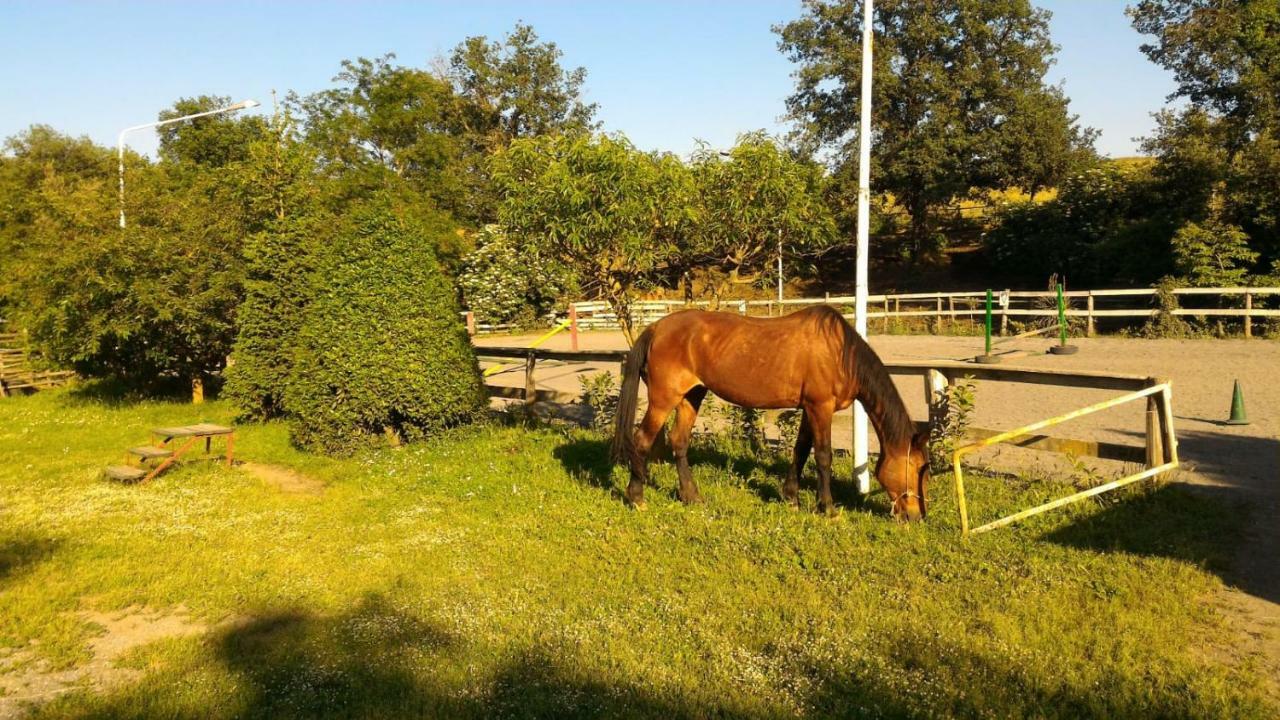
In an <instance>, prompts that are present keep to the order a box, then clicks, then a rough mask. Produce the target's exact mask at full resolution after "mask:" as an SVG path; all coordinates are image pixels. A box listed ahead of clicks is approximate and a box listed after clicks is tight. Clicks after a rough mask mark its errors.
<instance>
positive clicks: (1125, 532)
mask: <svg viewBox="0 0 1280 720" xmlns="http://www.w3.org/2000/svg"><path fill="white" fill-rule="evenodd" d="M1100 497H1102V498H1107V496H1106V495H1103V496H1100ZM1104 502H1106V503H1107V506H1106V509H1104V510H1102V511H1100V512H1098V513H1095V514H1093V515H1091V516H1089V517H1088V518H1085V519H1082V520H1080V521H1078V522H1075V523H1073V524H1071V525H1068V526H1066V527H1063V528H1059V529H1058V530H1054V531H1053V532H1050V533H1048V534H1047V535H1045V536H1043V538H1042V539H1044V540H1047V541H1049V542H1053V543H1057V544H1059V545H1065V546H1068V547H1072V548H1079V549H1087V550H1095V551H1099V552H1123V553H1130V554H1133V555H1143V556H1148V557H1164V558H1169V559H1172V560H1179V561H1181V562H1185V563H1189V564H1191V565H1195V566H1197V567H1203V568H1205V569H1206V570H1208V571H1210V572H1213V573H1215V574H1217V575H1219V576H1220V577H1223V578H1224V579H1229V575H1230V572H1231V567H1232V559H1233V556H1234V553H1235V550H1236V545H1237V543H1239V542H1240V541H1241V540H1242V538H1243V537H1244V534H1245V530H1246V523H1247V515H1248V514H1247V511H1246V510H1245V509H1244V508H1242V507H1241V506H1240V505H1239V503H1238V499H1233V498H1232V497H1231V494H1230V492H1229V491H1226V490H1224V489H1219V488H1204V487H1194V488H1193V487H1190V486H1184V485H1181V484H1166V485H1161V486H1158V487H1156V488H1155V489H1136V490H1133V491H1130V492H1124V491H1121V492H1120V494H1116V495H1113V496H1112V497H1110V498H1107V499H1106V500H1104ZM1245 589H1246V590H1248V588H1245ZM1269 599H1271V598H1269Z"/></svg>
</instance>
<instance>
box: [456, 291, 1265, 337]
mask: <svg viewBox="0 0 1280 720" xmlns="http://www.w3.org/2000/svg"><path fill="white" fill-rule="evenodd" d="M1173 294H1174V296H1175V297H1176V298H1177V299H1178V302H1179V304H1180V305H1181V304H1186V305H1190V306H1191V307H1179V308H1178V309H1176V310H1173V311H1172V314H1173V315H1178V316H1192V317H1200V318H1230V319H1233V320H1237V321H1238V322H1239V323H1240V325H1241V327H1242V330H1243V333H1244V336H1245V337H1252V335H1253V330H1254V321H1255V320H1257V319H1266V318H1280V302H1268V301H1269V300H1272V299H1274V298H1280V287H1229V288H1177V289H1175V290H1174V291H1173ZM1063 295H1064V298H1065V300H1066V302H1067V309H1066V315H1067V317H1068V318H1079V319H1081V320H1083V324H1084V330H1085V333H1086V334H1087V335H1089V336H1092V335H1094V334H1095V333H1096V332H1097V326H1098V323H1099V322H1102V321H1111V322H1126V321H1129V322H1132V321H1146V320H1149V319H1151V318H1153V317H1155V316H1157V315H1158V314H1159V312H1160V310H1159V308H1157V307H1155V306H1154V301H1155V299H1156V290H1155V289H1153V288H1138V289H1120V290H1070V291H1067V292H1065V293H1063ZM1055 296H1056V293H1054V292H1050V291H1021V290H1015V291H1000V292H998V293H997V297H998V298H1001V297H1002V298H1003V302H1000V303H999V304H997V305H996V307H994V308H993V314H994V316H995V319H996V321H997V322H998V327H999V330H1000V333H1001V334H1002V335H1003V334H1005V333H1007V332H1008V330H1009V324H1010V322H1019V323H1027V322H1030V321H1034V320H1035V319H1037V318H1044V319H1048V320H1053V319H1055V318H1056V317H1057V314H1058V313H1057V309H1056V308H1055V307H1054V303H1053V300H1054V298H1055ZM985 302H986V291H985V290H982V291H971V292H925V293H899V294H881V295H871V296H869V297H868V299H867V320H868V321H869V326H868V330H869V331H871V332H876V331H880V332H889V330H890V323H891V321H894V320H916V321H925V322H928V323H930V324H931V325H932V327H933V328H934V330H935V331H936V332H945V331H946V330H947V328H948V327H950V328H952V329H954V328H955V327H957V326H958V324H960V323H966V322H970V321H974V320H979V319H980V318H981V317H982V316H983V315H984V314H985V312H986V308H985ZM819 304H829V305H834V306H836V307H839V308H841V309H842V310H843V311H844V312H845V315H846V317H849V318H852V317H853V305H854V298H853V296H851V295H826V296H824V297H811V298H790V299H784V300H781V301H779V300H724V301H721V302H720V303H719V307H720V309H721V310H724V311H728V312H738V313H741V314H743V315H752V316H765V317H771V316H775V315H784V314H786V313H788V312H792V311H794V310H796V309H799V308H802V307H807V306H811V305H819ZM1268 305H1273V306H1275V307H1268ZM573 306H574V308H575V309H576V310H577V313H578V326H579V327H580V328H582V329H584V330H585V329H598V330H604V329H617V327H618V319H617V316H616V315H615V314H614V313H613V311H612V309H610V308H609V306H608V304H606V303H604V302H600V301H591V302H578V303H573ZM708 307H711V303H710V302H709V301H706V300H700V301H695V302H691V303H684V302H682V301H679V300H645V301H642V302H637V303H635V304H634V305H633V306H632V318H633V319H634V320H635V322H636V324H638V325H647V324H649V323H652V322H654V321H656V320H658V319H659V318H661V317H663V316H665V315H668V314H670V313H672V312H675V311H677V310H682V309H685V308H708ZM464 316H465V317H466V319H467V326H468V329H469V330H471V332H472V334H485V333H493V332H504V331H509V330H515V329H517V328H515V327H514V326H511V325H503V324H492V323H485V322H483V321H480V320H478V319H477V318H476V317H475V316H474V315H472V314H471V313H464ZM877 320H878V321H880V322H878V323H877V322H875V321H877Z"/></svg>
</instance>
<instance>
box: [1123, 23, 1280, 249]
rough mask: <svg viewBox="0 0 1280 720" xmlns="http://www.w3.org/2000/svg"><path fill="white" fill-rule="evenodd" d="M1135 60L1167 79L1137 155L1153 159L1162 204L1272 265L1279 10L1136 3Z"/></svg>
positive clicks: (1278, 153) (1277, 189)
mask: <svg viewBox="0 0 1280 720" xmlns="http://www.w3.org/2000/svg"><path fill="white" fill-rule="evenodd" d="M1129 14H1130V17H1131V18H1132V20H1133V26H1134V28H1135V29H1137V30H1138V32H1140V33H1143V34H1144V35H1150V36H1152V38H1153V41H1152V42H1149V43H1146V44H1144V45H1143V46H1142V51H1143V52H1144V53H1146V55H1147V57H1148V58H1150V59H1151V61H1152V62H1155V63H1156V64H1158V65H1160V66H1161V67H1163V68H1165V69H1167V70H1169V71H1171V72H1172V73H1173V74H1174V77H1175V79H1176V80H1177V83H1178V87H1177V90H1175V92H1174V93H1173V94H1172V95H1171V96H1170V99H1171V100H1172V99H1175V98H1185V99H1186V101H1187V106H1186V107H1184V108H1180V109H1178V110H1176V111H1175V110H1166V111H1165V112H1163V113H1162V114H1161V115H1160V116H1159V125H1158V128H1157V131H1156V133H1155V135H1154V136H1153V137H1151V138H1148V140H1147V141H1146V143H1145V145H1144V149H1145V150H1146V151H1147V152H1148V153H1151V154H1153V155H1155V156H1156V157H1157V158H1159V161H1160V162H1159V170H1158V172H1159V174H1160V175H1161V176H1162V177H1163V178H1165V180H1166V182H1167V187H1168V192H1169V195H1170V200H1171V203H1170V204H1171V205H1172V206H1174V207H1176V208H1179V209H1181V210H1182V212H1183V214H1184V215H1185V216H1186V217H1188V218H1189V219H1190V220H1192V221H1196V222H1200V221H1212V222H1217V223H1225V224H1227V225H1236V226H1239V227H1240V228H1241V229H1242V230H1243V231H1244V232H1245V233H1246V234H1247V235H1248V237H1249V245H1250V247H1251V248H1252V250H1253V251H1255V252H1258V253H1259V255H1260V257H1262V258H1263V260H1264V263H1265V262H1266V261H1274V260H1276V259H1280V224H1278V223H1277V216H1278V214H1280V213H1278V212H1277V202H1278V201H1277V198H1278V197H1280V179H1277V175H1276V170H1277V169H1280V91H1278V90H1277V88H1280V3H1277V2H1275V1H1274V0H1241V1H1240V2H1218V1H1217V0H1142V1H1141V2H1138V3H1137V4H1136V5H1134V6H1133V7H1131V8H1130V9H1129Z"/></svg>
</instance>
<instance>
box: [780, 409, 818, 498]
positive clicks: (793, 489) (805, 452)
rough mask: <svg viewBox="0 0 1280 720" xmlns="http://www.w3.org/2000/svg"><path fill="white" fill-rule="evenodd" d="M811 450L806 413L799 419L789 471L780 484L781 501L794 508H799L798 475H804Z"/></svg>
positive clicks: (811, 443) (810, 437) (811, 434)
mask: <svg viewBox="0 0 1280 720" xmlns="http://www.w3.org/2000/svg"><path fill="white" fill-rule="evenodd" d="M811 449H813V431H811V430H810V429H809V417H808V413H805V414H803V415H802V416H801V418H800V428H799V430H797V432H796V448H795V451H794V452H793V453H792V455H791V469H790V470H789V471H787V481H786V482H785V483H783V484H782V499H783V500H785V501H786V502H788V503H790V504H791V505H792V506H794V507H799V506H800V475H801V474H802V473H804V464H805V463H806V462H808V461H809V451H810V450H811Z"/></svg>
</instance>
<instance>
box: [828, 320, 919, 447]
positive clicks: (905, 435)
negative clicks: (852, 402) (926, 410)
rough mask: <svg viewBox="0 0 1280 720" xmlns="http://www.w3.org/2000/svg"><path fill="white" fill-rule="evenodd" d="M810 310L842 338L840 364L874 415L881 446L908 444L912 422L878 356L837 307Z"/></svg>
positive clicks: (858, 398) (863, 403)
mask: <svg viewBox="0 0 1280 720" xmlns="http://www.w3.org/2000/svg"><path fill="white" fill-rule="evenodd" d="M812 312H813V313H814V314H815V315H817V316H818V320H819V322H820V323H822V325H823V327H824V328H825V329H828V330H830V331H838V332H839V333H840V336H841V337H842V338H843V347H842V351H841V355H840V364H841V365H842V366H843V367H844V369H845V372H846V373H849V374H850V375H852V376H853V379H854V382H855V383H856V384H857V386H858V393H857V400H859V401H861V402H862V405H863V407H865V408H866V410H867V413H868V414H869V415H871V416H872V417H873V418H878V420H879V422H878V423H877V428H876V429H877V430H878V431H879V433H880V435H881V437H880V444H881V446H882V447H883V446H888V445H908V444H910V443H911V438H912V436H913V435H915V429H916V428H915V423H913V422H912V421H911V416H910V415H909V414H908V413H907V406H906V405H905V404H904V403H903V402H902V396H901V395H900V394H899V393H898V388H897V386H895V385H894V384H893V378H892V377H890V376H889V371H888V369H886V368H885V366H884V363H883V362H881V361H880V356H879V355H876V351H875V350H872V349H871V345H869V344H868V343H867V341H866V340H865V339H863V337H862V336H861V335H859V334H858V331H857V330H854V329H853V326H852V325H850V324H849V322H848V321H847V320H845V319H844V316H843V315H841V314H840V311H838V310H836V309H835V308H833V307H831V306H830V305H822V306H819V307H816V308H813V309H812Z"/></svg>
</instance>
